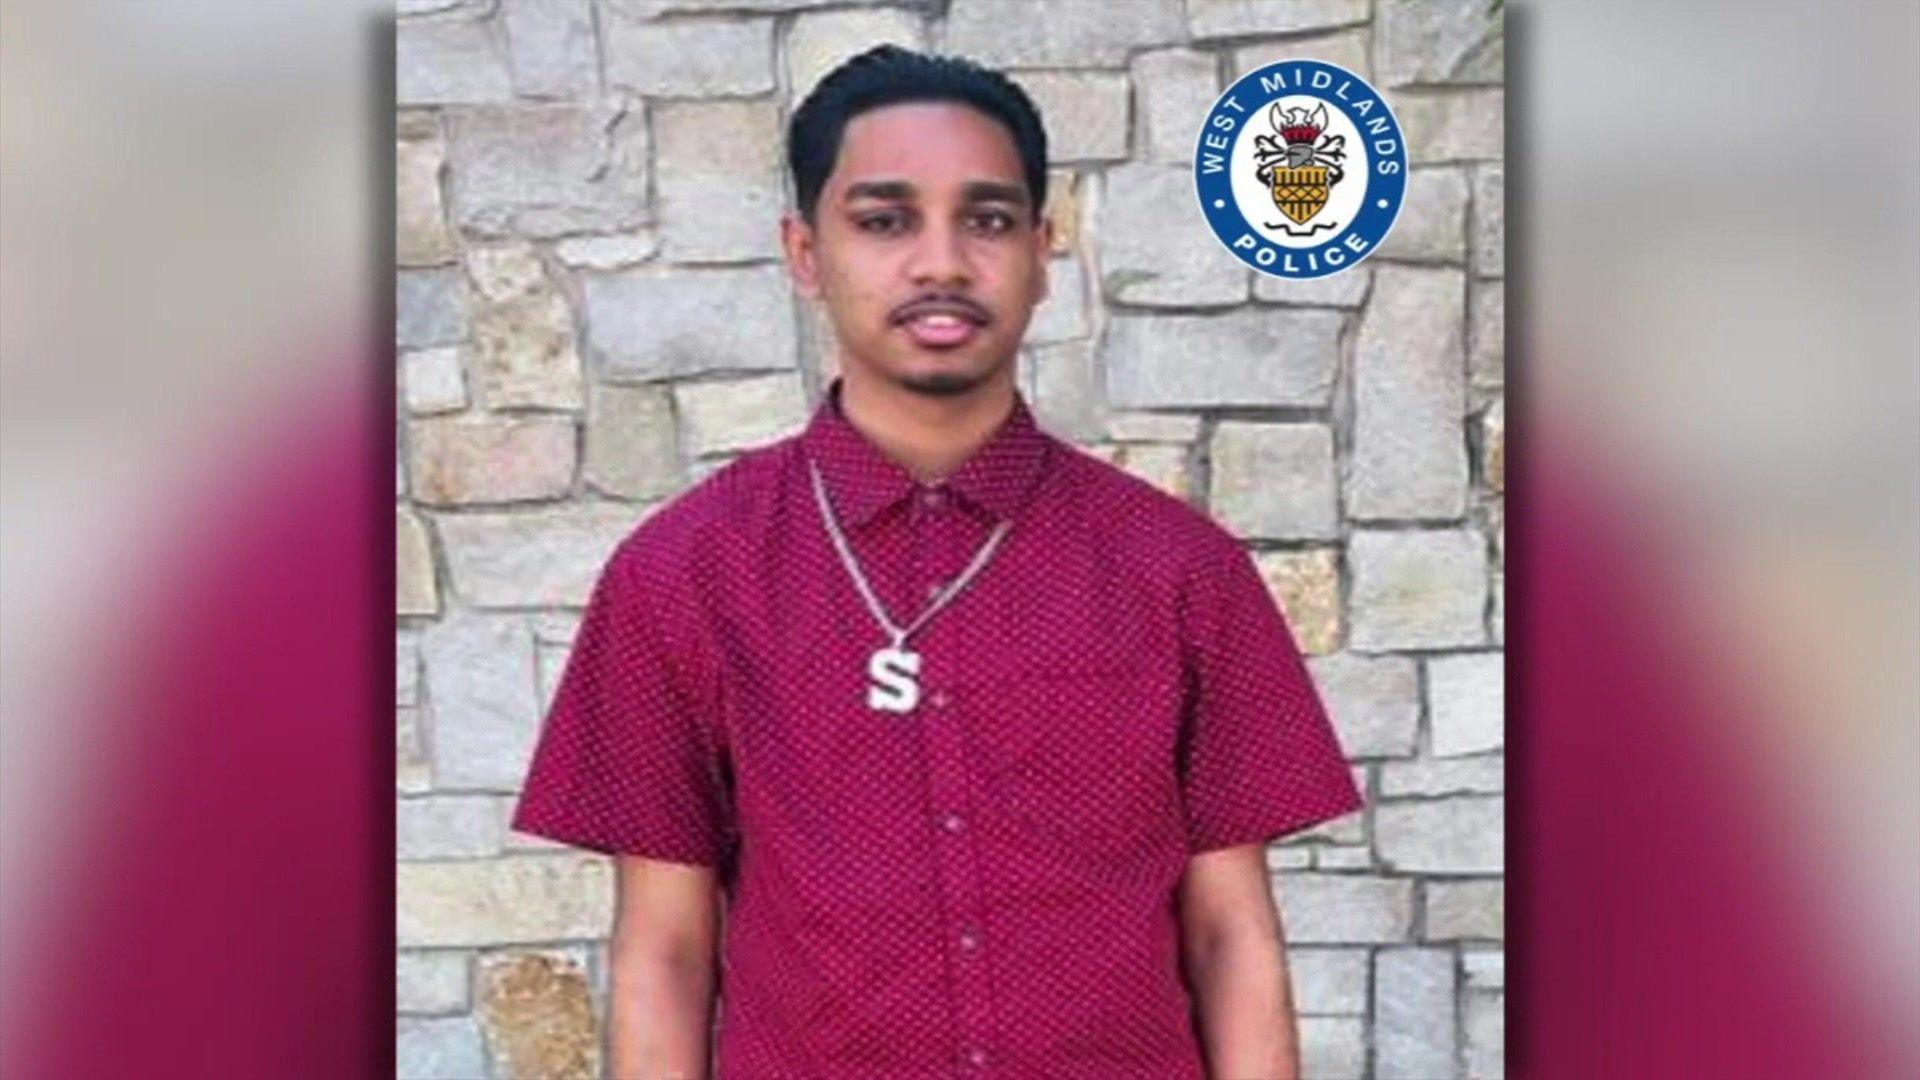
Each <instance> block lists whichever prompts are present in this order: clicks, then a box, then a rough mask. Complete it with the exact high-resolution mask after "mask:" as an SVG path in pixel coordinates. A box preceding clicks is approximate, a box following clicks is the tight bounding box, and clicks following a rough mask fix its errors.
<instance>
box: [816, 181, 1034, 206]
mask: <svg viewBox="0 0 1920 1080" xmlns="http://www.w3.org/2000/svg"><path fill="white" fill-rule="evenodd" d="M918 194H919V189H918V188H916V187H914V186H913V184H912V183H911V182H909V181H906V180H857V181H855V182H853V183H851V184H848V185H847V191H846V195H845V196H844V197H843V198H842V200H841V201H842V202H853V201H854V200H855V199H886V200H901V201H911V200H912V199H913V198H914V197H915V196H917V195H918ZM960 196H961V199H962V200H963V201H965V202H969V203H981V202H1009V203H1013V204H1015V205H1016V206H1025V205H1026V204H1027V189H1026V188H1025V187H1022V186H1021V185H1019V184H1008V183H1003V182H1001V181H998V180H969V181H967V182H966V183H965V184H963V185H962V186H961V188H960Z"/></svg>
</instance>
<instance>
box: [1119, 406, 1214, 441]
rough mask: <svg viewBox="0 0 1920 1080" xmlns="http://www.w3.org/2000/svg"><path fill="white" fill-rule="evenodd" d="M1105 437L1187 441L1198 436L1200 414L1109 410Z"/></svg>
mask: <svg viewBox="0 0 1920 1080" xmlns="http://www.w3.org/2000/svg"><path fill="white" fill-rule="evenodd" d="M1107 437H1108V438H1110V439H1112V440H1114V441H1115V442H1158V443H1190V442H1194V441H1196V440H1197V439H1199V438H1200V418H1199V417H1198V416H1195V415H1193V414H1191V413H1163V412H1115V413H1109V414H1108V415H1107Z"/></svg>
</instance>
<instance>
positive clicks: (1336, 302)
mask: <svg viewBox="0 0 1920 1080" xmlns="http://www.w3.org/2000/svg"><path fill="white" fill-rule="evenodd" d="M1372 284H1373V267H1371V266H1356V267H1353V268H1352V269H1348V270H1342V271H1341V272H1339V273H1337V274H1328V275H1327V276H1326V277H1317V278H1285V277H1275V276H1274V275H1272V274H1261V273H1255V274H1254V275H1253V297H1254V299H1256V300H1267V301H1271V302H1273V303H1278V304H1287V305H1290V306H1294V307H1339V308H1356V307H1359V306H1360V305H1361V304H1362V303H1364V302H1365V301H1366V299H1367V288H1368V286H1370V285H1372Z"/></svg>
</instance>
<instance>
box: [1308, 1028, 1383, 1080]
mask: <svg viewBox="0 0 1920 1080" xmlns="http://www.w3.org/2000/svg"><path fill="white" fill-rule="evenodd" d="M1296 1024H1297V1026H1298V1029H1299V1032H1300V1067H1301V1069H1302V1070H1303V1072H1302V1074H1301V1075H1303V1076H1309V1077H1312V1078H1313V1080H1363V1078H1364V1077H1365V1076H1366V1075H1367V1022H1366V1021H1365V1020H1364V1019H1362V1018H1360V1017H1356V1016H1302V1017H1300V1018H1299V1019H1298V1020H1297V1021H1296Z"/></svg>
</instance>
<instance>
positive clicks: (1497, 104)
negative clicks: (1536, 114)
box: [1390, 87, 1506, 165]
mask: <svg viewBox="0 0 1920 1080" xmlns="http://www.w3.org/2000/svg"><path fill="white" fill-rule="evenodd" d="M1390 104H1391V105H1392V106H1393V114H1394V116H1396V117H1398V118H1399V120H1400V126H1401V129H1402V131H1404V132H1405V134H1406V136H1407V154H1408V157H1409V159H1410V160H1411V161H1412V163H1413V164H1415V165H1424V164H1430V163H1436V162H1445V161H1493V160H1496V159H1499V158H1502V157H1504V156H1506V155H1505V152H1504V149H1503V147H1504V144H1505V141H1506V91H1504V90H1501V89H1499V88H1498V87H1494V88H1490V89H1484V90H1432V91H1421V92H1417V93H1416V92H1411V91H1404V92H1401V93H1398V94H1395V95H1394V96H1393V100H1392V101H1391V102H1390Z"/></svg>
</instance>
